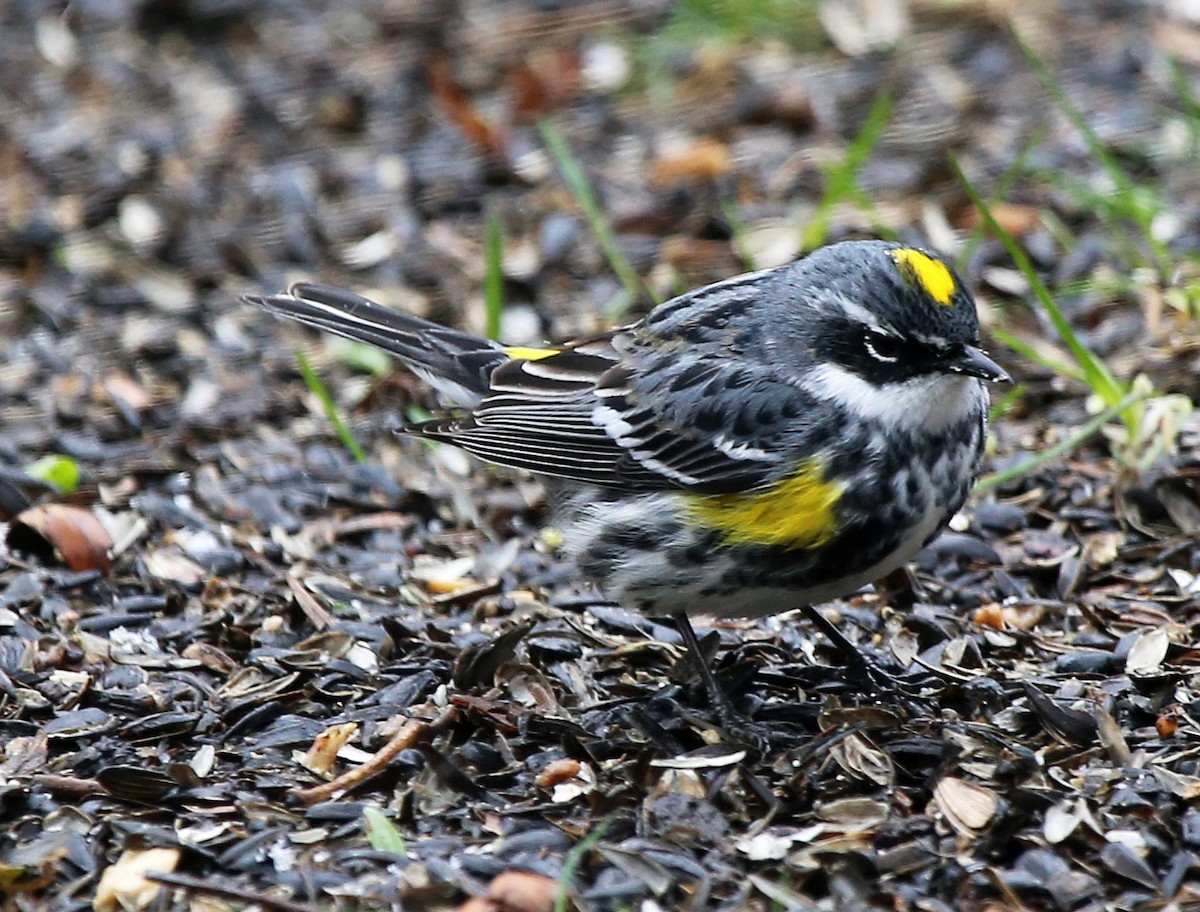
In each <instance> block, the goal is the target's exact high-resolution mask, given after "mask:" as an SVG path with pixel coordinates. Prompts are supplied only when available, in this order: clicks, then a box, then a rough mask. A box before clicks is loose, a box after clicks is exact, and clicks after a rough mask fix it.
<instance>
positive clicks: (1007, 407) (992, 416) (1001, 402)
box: [988, 383, 1029, 423]
mask: <svg viewBox="0 0 1200 912" xmlns="http://www.w3.org/2000/svg"><path fill="white" fill-rule="evenodd" d="M1027 392H1029V388H1028V387H1027V386H1025V384H1024V383H1018V384H1016V385H1015V386H1013V388H1012V389H1010V390H1009V391H1008V392H1006V393H1005V394H1004V395H1003V396H1001V397H1000V398H999V399H997V400H996V401H995V402H993V403H992V407H991V408H990V409H988V421H989V422H992V423H995V422H997V421H999V420H1000V419H1001V418H1003V417H1004V416H1005V415H1007V414H1008V413H1009V412H1011V411H1012V410H1013V407H1014V406H1015V405H1016V404H1017V402H1018V401H1020V399H1021V397H1022V396H1024V395H1025V394H1026V393H1027Z"/></svg>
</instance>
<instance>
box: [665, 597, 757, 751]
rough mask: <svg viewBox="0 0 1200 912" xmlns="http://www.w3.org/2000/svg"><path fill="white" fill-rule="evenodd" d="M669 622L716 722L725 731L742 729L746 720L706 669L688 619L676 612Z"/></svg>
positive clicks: (706, 663)
mask: <svg viewBox="0 0 1200 912" xmlns="http://www.w3.org/2000/svg"><path fill="white" fill-rule="evenodd" d="M671 620H672V621H674V623H675V628H676V629H677V630H678V631H679V635H680V636H681V637H683V645H684V646H686V647H687V651H688V654H689V655H690V656H691V657H692V664H694V665H695V666H696V671H697V672H698V673H699V675H700V681H701V683H702V684H704V693H705V695H706V696H707V697H708V699H709V700H711V701H712V705H713V710H714V711H715V712H716V714H717V721H718V722H720V723H721V726H722V727H723V728H726V729H728V728H730V727H731V724H732V727H733V728H735V729H736V728H739V727H744V726H745V722H746V720H745V719H743V718H742V717H741V716H740V715H739V714H738V711H737V710H736V709H734V708H733V703H732V702H730V700H729V694H727V693H725V691H724V690H722V689H721V685H720V684H719V683H717V678H716V676H715V675H714V674H713V673H712V669H711V668H709V667H708V659H706V658H705V657H704V651H703V650H702V649H701V648H700V641H699V640H698V639H696V631H695V629H694V628H693V627H692V622H691V621H690V620H689V619H688V616H687V615H686V614H684V613H683V612H682V611H677V612H675V613H673V614H672V615H671Z"/></svg>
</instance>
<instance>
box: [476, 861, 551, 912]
mask: <svg viewBox="0 0 1200 912" xmlns="http://www.w3.org/2000/svg"><path fill="white" fill-rule="evenodd" d="M487 898H488V899H489V900H491V901H492V902H493V903H495V905H496V908H497V909H498V910H499V912H551V910H552V909H553V908H554V903H555V900H557V899H558V881H557V880H554V879H553V878H550V877H546V876H544V875H542V874H530V873H529V872H527V871H505V872H504V873H503V874H497V875H496V876H495V877H494V878H492V882H491V883H490V884H489V885H488V891H487Z"/></svg>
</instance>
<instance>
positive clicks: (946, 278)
mask: <svg viewBox="0 0 1200 912" xmlns="http://www.w3.org/2000/svg"><path fill="white" fill-rule="evenodd" d="M892 259H893V260H895V261H896V265H897V266H899V267H900V271H901V272H902V273H903V274H904V277H905V278H906V279H907V280H908V281H909V282H911V283H912V284H914V285H916V286H917V287H918V288H920V289H921V290H922V291H924V292H925V294H927V295H929V297H931V298H933V299H934V300H935V301H937V302H938V303H939V304H941V305H942V306H943V307H949V306H950V303H951V301H950V299H951V298H952V297H953V296H954V291H955V287H956V286H955V284H954V276H953V275H952V274H951V273H950V269H949V268H948V267H947V266H946V264H945V263H943V262H941V261H940V260H935V259H934V258H933V257H931V256H929V254H926V253H921V251H919V250H913V249H912V248H911V247H901V248H899V249H898V250H893V251H892Z"/></svg>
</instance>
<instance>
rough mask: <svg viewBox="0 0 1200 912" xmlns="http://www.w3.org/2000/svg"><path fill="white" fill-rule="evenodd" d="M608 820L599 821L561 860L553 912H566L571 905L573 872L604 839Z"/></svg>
mask: <svg viewBox="0 0 1200 912" xmlns="http://www.w3.org/2000/svg"><path fill="white" fill-rule="evenodd" d="M609 823H611V821H610V820H607V819H606V820H601V821H600V822H599V823H598V824H596V827H595V829H593V830H592V831H591V832H590V833H588V834H587V835H586V836H584V837H583V838H582V839H581V840H579V842H577V843H575V845H574V846H572V847H571V851H570V852H568V853H567V857H566V858H565V859H564V860H563V867H562V874H561V875H560V876H559V879H558V896H557V897H555V899H554V912H567V910H568V909H570V903H571V883H572V882H573V881H574V880H575V872H576V871H577V870H579V866H580V865H581V864H583V857H584V856H585V855H587V853H588V852H590V851H591V850H592V846H594V845H595V844H596V843H598V842H599V841H600V840H601V839H603V838H604V834H605V833H606V832H607V831H608V825H609Z"/></svg>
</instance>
